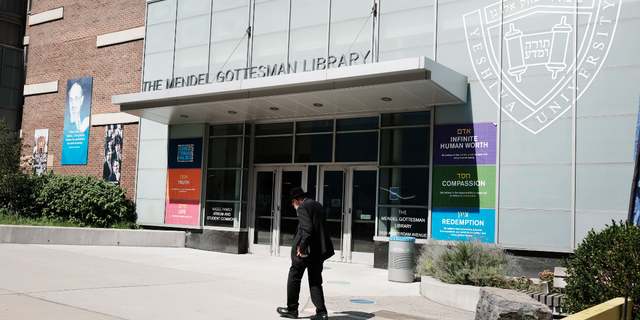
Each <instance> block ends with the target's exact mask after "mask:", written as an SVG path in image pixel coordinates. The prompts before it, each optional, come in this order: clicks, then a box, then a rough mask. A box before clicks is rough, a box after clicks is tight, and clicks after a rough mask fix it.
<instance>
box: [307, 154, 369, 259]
mask: <svg viewBox="0 0 640 320" xmlns="http://www.w3.org/2000/svg"><path fill="white" fill-rule="evenodd" d="M376 183H377V171H376V168H375V167H357V166H326V167H321V170H320V183H319V186H320V188H319V190H318V193H319V199H321V203H322V205H323V206H324V209H325V213H326V218H327V229H328V230H329V234H330V237H331V240H332V241H333V246H334V249H335V250H336V255H335V256H333V257H332V258H331V260H333V261H343V262H355V263H363V264H368V265H373V244H374V242H373V236H374V233H375V209H376V186H377V184H376Z"/></svg>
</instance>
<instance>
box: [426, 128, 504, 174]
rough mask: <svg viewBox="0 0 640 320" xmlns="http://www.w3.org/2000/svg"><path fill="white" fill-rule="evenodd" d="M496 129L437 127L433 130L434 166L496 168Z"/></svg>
mask: <svg viewBox="0 0 640 320" xmlns="http://www.w3.org/2000/svg"><path fill="white" fill-rule="evenodd" d="M496 137H497V130H496V125H494V124H493V123H491V122H489V123H474V124H453V125H439V126H436V127H435V128H434V138H433V152H434V156H433V164H434V165H476V164H480V165H484V164H496V141H497V138H496Z"/></svg>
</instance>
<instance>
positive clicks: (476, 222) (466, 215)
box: [431, 208, 496, 243]
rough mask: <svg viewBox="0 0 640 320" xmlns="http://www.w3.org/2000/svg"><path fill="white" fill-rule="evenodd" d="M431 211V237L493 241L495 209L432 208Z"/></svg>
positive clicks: (452, 239)
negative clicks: (472, 238) (474, 238)
mask: <svg viewBox="0 0 640 320" xmlns="http://www.w3.org/2000/svg"><path fill="white" fill-rule="evenodd" d="M432 213H433V218H432V220H431V237H432V238H433V239H436V240H451V241H465V240H467V238H468V237H477V238H479V239H480V240H482V242H490V243H493V242H495V231H496V230H495V228H496V210H495V209H477V208H471V209H470V208H433V210H432Z"/></svg>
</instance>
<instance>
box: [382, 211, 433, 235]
mask: <svg viewBox="0 0 640 320" xmlns="http://www.w3.org/2000/svg"><path fill="white" fill-rule="evenodd" d="M427 216H428V211H427V209H424V208H389V207H385V208H383V207H381V208H379V212H378V217H379V220H378V235H379V236H381V237H394V236H402V237H415V238H422V239H426V238H427Z"/></svg>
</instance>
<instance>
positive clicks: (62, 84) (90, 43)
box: [22, 0, 145, 197]
mask: <svg viewBox="0 0 640 320" xmlns="http://www.w3.org/2000/svg"><path fill="white" fill-rule="evenodd" d="M61 7H63V8H64V15H63V18H62V19H58V20H54V21H48V22H44V23H41V24H36V25H32V26H27V29H26V35H27V36H28V37H29V45H28V68H27V74H26V85H30V84H38V83H46V82H51V81H58V88H57V92H54V93H44V94H38V95H30V96H27V97H25V103H24V114H23V126H22V130H23V133H24V134H26V135H27V139H26V141H31V139H32V136H33V134H34V130H36V129H49V149H48V150H49V156H50V157H49V159H53V161H50V163H48V168H49V169H52V170H53V171H54V172H55V173H59V174H85V175H94V176H99V177H101V176H102V171H103V159H104V141H105V126H95V127H94V126H93V123H92V127H90V129H89V130H90V133H89V150H88V159H87V165H65V166H62V165H61V164H60V155H61V151H62V142H63V141H62V138H63V127H64V117H65V103H66V92H67V88H66V86H67V80H69V79H77V78H84V77H93V94H92V103H91V113H92V115H95V114H102V113H112V112H119V111H120V108H119V106H116V105H113V104H111V97H112V96H113V95H118V94H125V93H132V92H139V90H140V82H141V70H142V52H143V40H142V39H140V40H135V41H130V42H125V43H120V44H114V45H111V46H106V47H100V48H98V47H97V45H96V38H97V36H99V35H103V34H108V33H112V32H117V31H122V30H126V29H131V28H136V27H141V26H144V21H145V1H144V0H122V1H106V0H101V1H83V0H33V1H32V4H31V12H30V16H33V15H36V14H39V13H43V12H47V11H49V10H53V9H57V8H61ZM123 131H124V133H123V155H122V157H123V159H122V168H121V172H122V181H121V186H123V187H126V188H127V189H128V196H130V197H132V196H133V194H134V189H135V174H136V161H137V159H136V158H137V152H138V124H137V123H134V124H125V126H124V129H123Z"/></svg>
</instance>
